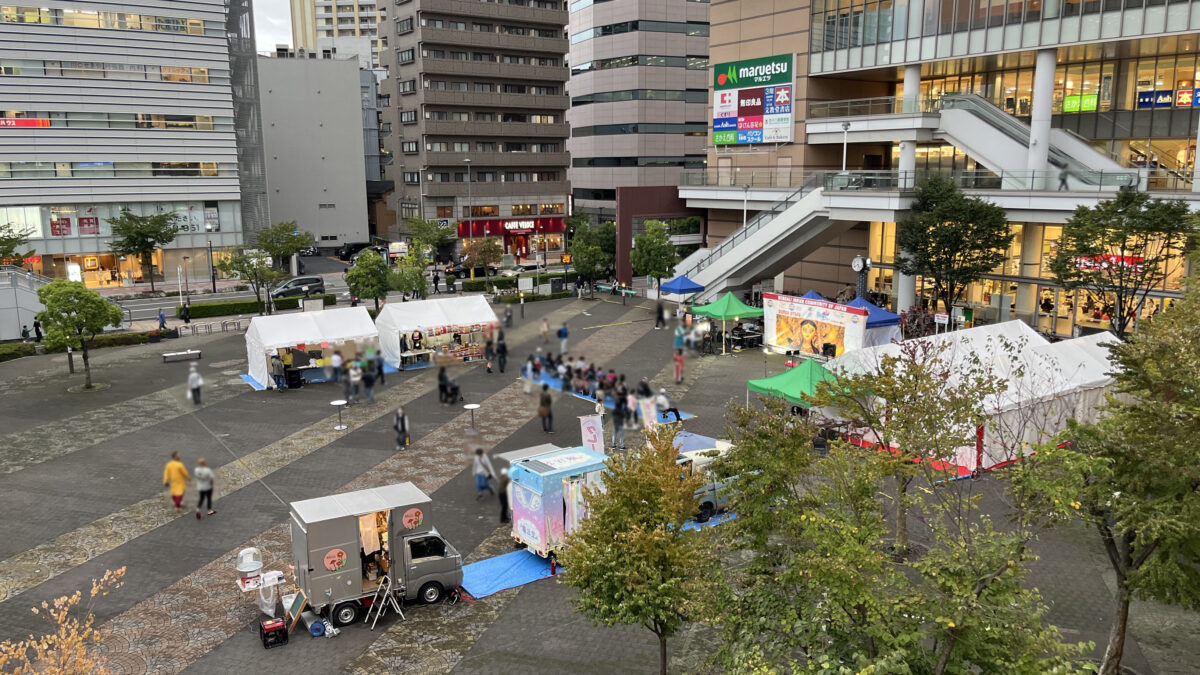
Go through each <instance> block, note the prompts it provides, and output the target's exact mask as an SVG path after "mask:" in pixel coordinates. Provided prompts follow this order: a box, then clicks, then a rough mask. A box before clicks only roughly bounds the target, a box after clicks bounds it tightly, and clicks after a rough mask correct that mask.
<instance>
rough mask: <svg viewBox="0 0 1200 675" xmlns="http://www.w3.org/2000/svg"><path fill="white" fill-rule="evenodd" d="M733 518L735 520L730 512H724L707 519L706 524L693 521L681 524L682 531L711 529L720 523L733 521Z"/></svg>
mask: <svg viewBox="0 0 1200 675" xmlns="http://www.w3.org/2000/svg"><path fill="white" fill-rule="evenodd" d="M734 518H737V514H736V513H732V512H730V511H724V512H722V513H718V514H717V515H715V516H713V517H712V518H709V519H708V521H707V522H703V523H697V522H696V521H694V520H689V521H687V522H686V523H684V524H683V529H685V530H703V529H704V528H706V527H713V526H715V525H720V524H721V523H727V522H729V521H731V520H733V519H734Z"/></svg>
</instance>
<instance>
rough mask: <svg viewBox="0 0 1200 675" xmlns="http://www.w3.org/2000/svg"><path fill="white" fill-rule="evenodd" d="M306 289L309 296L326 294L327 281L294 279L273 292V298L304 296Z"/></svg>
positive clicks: (314, 278) (319, 278) (277, 287)
mask: <svg viewBox="0 0 1200 675" xmlns="http://www.w3.org/2000/svg"><path fill="white" fill-rule="evenodd" d="M305 287H307V288H308V291H307V292H308V294H309V295H321V294H322V293H324V292H325V280H324V279H322V278H321V277H315V276H308V277H292V278H291V279H288V280H287V281H285V282H283V283H282V284H279V285H278V286H276V287H275V290H273V291H271V297H272V298H292V297H296V296H303V295H304V293H305V290H304V289H305Z"/></svg>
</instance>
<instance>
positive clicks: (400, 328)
mask: <svg viewBox="0 0 1200 675" xmlns="http://www.w3.org/2000/svg"><path fill="white" fill-rule="evenodd" d="M498 323H499V319H497V318H496V312H495V311H493V310H492V306H491V305H489V304H488V302H487V300H486V299H484V297H483V296H482V295H457V296H451V297H446V298H437V299H433V300H418V301H415V302H389V303H388V304H387V305H385V306H384V307H383V309H381V310H380V311H379V316H378V317H376V319H375V326H376V327H377V328H378V330H379V348H380V350H381V351H382V352H383V359H384V361H386V362H388V363H390V364H391V365H393V366H399V365H400V335H401V334H411V333H412V332H413V331H414V330H416V329H418V328H419V329H421V331H422V332H428V331H429V330H430V329H433V328H437V327H439V326H461V325H474V324H491V325H493V326H494V325H497V324H498Z"/></svg>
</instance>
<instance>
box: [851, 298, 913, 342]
mask: <svg viewBox="0 0 1200 675" xmlns="http://www.w3.org/2000/svg"><path fill="white" fill-rule="evenodd" d="M846 304H847V305H849V306H851V307H858V308H859V309H865V310H867V333H866V336H865V337H864V338H863V346H864V347H875V346H878V345H886V344H889V343H891V342H900V341H901V340H903V339H904V338H903V336H902V335H901V332H900V315H899V314H893V313H892V312H889V311H887V310H886V309H884V308H882V307H880V306H878V305H876V304H874V303H872V302H870V301H868V300H866V299H864V298H855V299H853V300H851V301H850V302H848V303H846Z"/></svg>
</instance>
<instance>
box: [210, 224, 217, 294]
mask: <svg viewBox="0 0 1200 675" xmlns="http://www.w3.org/2000/svg"><path fill="white" fill-rule="evenodd" d="M208 229H210V230H211V229H212V226H211V225H210V226H208ZM208 278H209V279H210V280H211V281H212V292H213V293H216V292H217V268H216V267H214V266H213V250H212V239H209V240H208Z"/></svg>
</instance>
